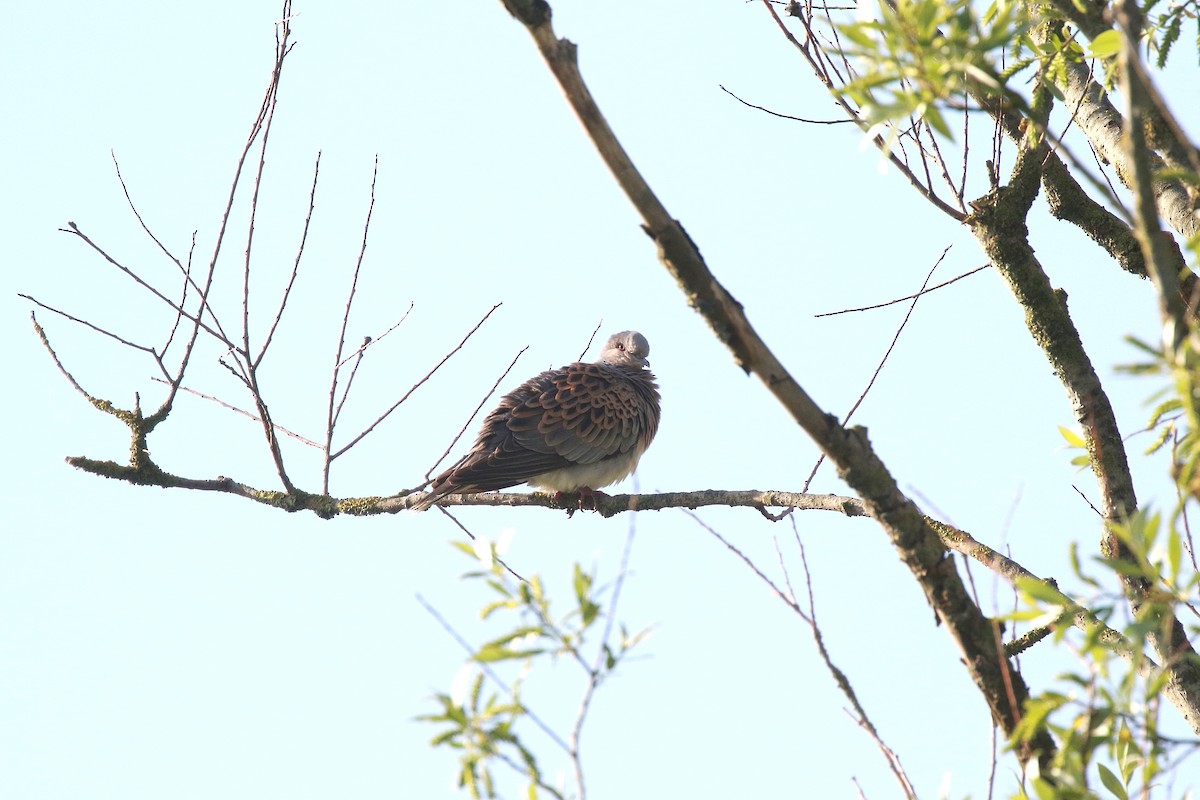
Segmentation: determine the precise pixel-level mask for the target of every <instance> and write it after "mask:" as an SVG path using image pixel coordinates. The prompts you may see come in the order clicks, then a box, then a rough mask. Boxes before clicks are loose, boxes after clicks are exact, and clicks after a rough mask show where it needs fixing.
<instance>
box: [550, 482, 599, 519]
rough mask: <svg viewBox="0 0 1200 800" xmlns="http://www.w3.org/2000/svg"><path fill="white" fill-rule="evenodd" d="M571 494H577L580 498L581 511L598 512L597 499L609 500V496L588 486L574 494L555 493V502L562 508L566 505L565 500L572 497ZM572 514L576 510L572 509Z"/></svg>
mask: <svg viewBox="0 0 1200 800" xmlns="http://www.w3.org/2000/svg"><path fill="white" fill-rule="evenodd" d="M571 494H575V495H576V496H577V497H578V502H579V506H578V508H579V510H580V511H595V510H596V498H599V499H601V500H607V499H608V495H607V494H605V493H604V492H602V491H600V490H598V489H590V488H588V487H587V486H583V487H580V488H579V490H578V491H576V492H573V493H572V492H555V493H554V502H556V503H558V504H559V505H560V506H561V505H564V504H563V498H564V497H570V495H571ZM571 512H572V513H574V512H575V509H571Z"/></svg>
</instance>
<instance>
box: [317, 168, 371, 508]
mask: <svg viewBox="0 0 1200 800" xmlns="http://www.w3.org/2000/svg"><path fill="white" fill-rule="evenodd" d="M378 179H379V156H378V155H377V156H375V168H374V170H373V171H372V173H371V199H370V202H369V203H368V204H367V218H366V219H365V220H363V232H362V244H361V245H360V246H359V248H358V259H357V260H356V261H355V262H354V272H353V274H352V276H351V278H350V291H349V293H348V294H347V296H346V310H345V311H344V312H342V327H341V330H340V331H339V332H338V343H337V350H336V352H335V353H334V357H333V370H332V374H331V375H330V377H329V408H328V411H327V417H326V422H325V463H324V464H323V465H322V469H321V485H322V487H324V491H325V493H326V494H328V493H329V468H330V465H331V464H332V463H333V458H334V457H333V456H332V455H331V453H332V450H333V431H334V428H335V427H336V426H337V420H338V417H339V416H340V414H341V410H342V406H343V405H344V404H345V402H346V398H348V397H349V396H350V386H351V384H352V383H353V382H354V376H355V375H356V374H358V365H359V364H361V363H362V354H363V351H364V350H365V349H366V346H367V345H368V344H370V341H365V342H363V344H362V346H361V347H359V349H358V358H357V360H356V361H355V362H354V367H353V368H352V369H351V371H350V377H349V379H347V381H346V387H345V389H344V390H343V391H342V398H341V400H340V401H339V400H338V399H337V390H338V373H339V371H340V370H341V367H342V363H343V362H342V353H343V351H344V350H345V348H346V328H347V327H349V325H350V311H351V309H352V308H353V307H354V297H355V295H356V294H357V292H358V276H359V274H360V273H361V272H362V265H363V258H365V257H366V254H367V237H368V235H369V234H370V232H371V216H372V215H373V214H374V213H375V185H376V181H377V180H378Z"/></svg>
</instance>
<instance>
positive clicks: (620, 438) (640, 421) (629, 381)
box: [414, 331, 659, 509]
mask: <svg viewBox="0 0 1200 800" xmlns="http://www.w3.org/2000/svg"><path fill="white" fill-rule="evenodd" d="M649 353H650V345H649V343H648V342H647V341H646V337H644V336H642V335H641V334H640V333H638V332H636V331H622V332H621V333H617V334H614V335H613V336H611V337H609V339H608V341H607V342H606V343H605V345H604V350H603V352H601V354H600V358H599V359H598V360H597V361H595V362H594V363H590V364H585V363H577V364H568V365H567V366H565V367H561V368H559V369H553V370H549V371H547V372H543V373H542V374H540V375H538V376H536V377H534V378H531V379H529V380H528V381H526V382H525V383H523V384H521V385H520V386H518V387H517V388H516V389H514V390H513V391H512V392H509V393H508V394H507V395H505V396H504V398H503V399H502V400H501V401H500V405H499V406H497V407H496V409H495V410H494V411H492V413H490V414H488V416H487V418H486V419H485V420H484V422H483V428H482V430H481V431H480V433H479V437H478V438H477V439H476V441H475V445H474V447H472V448H471V451H470V452H469V453H467V455H466V456H464V457H463V458H462V460H460V461H459V462H458V463H457V464H455V465H454V466H453V467H451V468H450V469H448V470H446V471H445V472H443V473H442V474H441V475H439V476H438V477H437V478H435V479H434V481H433V484H432V485H431V486H430V489H429V495H428V496H427V497H426V498H425V500H423V501H422V502H421V503H419V504H417V505H416V506H414V507H415V508H418V509H423V508H428V507H429V506H430V505H432V504H433V503H435V502H437V501H438V500H440V499H441V498H442V497H445V496H446V495H448V494H472V493H475V492H488V491H494V490H496V489H504V488H506V487H509V486H516V485H517V484H521V483H528V484H529V485H531V486H535V487H538V488H542V489H551V490H554V491H558V492H571V491H577V490H591V489H599V488H601V487H604V486H608V485H610V484H613V483H616V482H617V481H619V480H621V479H622V478H624V477H625V476H627V475H629V474H630V473H631V472H633V470H634V468H635V467H636V466H637V463H638V460H639V459H640V458H641V457H642V453H644V452H646V448H647V447H649V446H650V442H651V440H652V439H653V438H654V434H655V433H656V432H657V431H658V419H659V395H658V387H657V385H656V384H655V382H654V374H653V373H651V372H650V369H649V365H650V362H649V361H648V360H647V358H646V356H647V355H648V354H649Z"/></svg>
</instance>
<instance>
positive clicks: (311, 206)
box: [254, 150, 321, 367]
mask: <svg viewBox="0 0 1200 800" xmlns="http://www.w3.org/2000/svg"><path fill="white" fill-rule="evenodd" d="M320 173H321V152H320V151H319V150H318V151H317V161H316V163H315V164H313V178H312V188H311V189H309V192H308V212H307V213H306V214H305V215H304V229H303V230H302V231H301V232H300V245H299V246H298V247H297V248H296V258H295V260H294V261H292V274H291V277H289V278H288V282H287V286H286V287H284V290H283V296H282V297H280V298H279V310H278V311H276V312H275V319H274V320H272V321H271V328H270V329H269V330H268V331H267V335H266V338H264V339H263V345H262V348H261V349H260V350H259V351H258V355H257V356H255V358H254V366H255V367H257V366H258V365H259V364H261V363H262V360H263V358H264V357H265V356H266V355H267V350H268V348H270V347H271V342H273V341H274V340H275V331H276V329H277V328H278V327H279V323H280V321H281V320H282V319H283V312H284V309H286V308H287V302H288V298H289V297H291V295H292V287H293V286H295V285H296V276H297V275H299V274H300V259H301V258H302V257H303V256H304V245H305V244H306V243H307V242H308V228H309V226H310V225H311V224H312V217H313V211H314V210H315V209H316V206H317V177H318V176H319V175H320Z"/></svg>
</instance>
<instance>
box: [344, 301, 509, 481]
mask: <svg viewBox="0 0 1200 800" xmlns="http://www.w3.org/2000/svg"><path fill="white" fill-rule="evenodd" d="M500 306H501V304H500V303H497V304H496V305H494V306H492V307H491V308H490V309H488V312H487V313H486V314H484V315H483V318H482V319H481V320H479V322H477V323H475V327H473V328H471V330H469V331H467V335H466V336H464V337H463V338H462V341H460V342H459V343H458V344H457V345H455V347H454V349H452V350H451V351H450V352H449V353H447V354H446V355H444V356H443V357H442V360H441V361H439V362H438V363H437V364H435V365H434V367H433V369H431V370H429V372H427V373H425V376H424V377H422V378H421V379H420V380H419V381H417V382H416V383H414V384H413V385H412V386H411V387H410V388H409V390H408V391H407V392H405V393H404V395H403V396H402V397H401V398H400V399H399V400H397V401H396V402H395V403H393V404H392V406H391V408H389V409H388V410H387V411H385V412H383V413H382V414H380V415H379V417H378V418H376V420H375V421H374V422H372V423H371V424H370V425H368V426H367V427H366V428H365V429H364V430H363V431H362V433H360V434H358V435H357V436H355V437H354V438H353V439H351V440H350V441H349V442H348V443H346V444H345V445H344V446H343V447H342V448H341V449H340V450H338V451H337V452H336V453H334V454H333V455H331V456H330V457H329V460H330V461H332V460H333V459H335V458H338V457H339V456H341V455H343V454H345V453H346V451H348V450H349V449H350V448H351V447H354V445H356V444H358V443H359V442H361V441H362V440H363V439H365V438H366V437H367V435H368V434H370V433H371V431H373V430H375V429H376V428H377V427H379V425H380V423H382V422H383V421H384V420H385V419H387V418H388V417H389V416H391V415H392V412H393V411H395V410H396V409H397V408H399V407H400V405H401V404H402V403H403V402H404V401H405V400H407V399H408V398H409V397H411V396H412V393H413V392H415V391H416V390H417V389H419V388H421V387H422V386H423V385H424V384H425V382H426V381H428V380H429V379H430V378H432V377H433V375H434V373H435V372H437V371H438V370H439V369H441V368H442V365H443V364H445V363H446V362H447V361H449V360H450V358H451V357H452V356H453V355H454V354H455V353H457V352H458V351H459V350H462V348H463V345H465V344H466V343H467V340H468V339H470V338H471V337H472V336H474V335H475V332H476V331H478V330H479V328H480V327H481V326H482V325H483V323H485V322H487V320H488V317H490V316H491V315H492V314H493V313H495V311H496V309H497V308H499V307H500Z"/></svg>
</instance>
